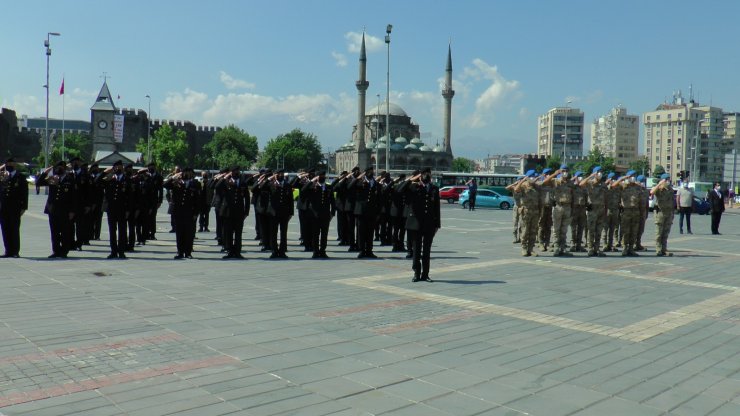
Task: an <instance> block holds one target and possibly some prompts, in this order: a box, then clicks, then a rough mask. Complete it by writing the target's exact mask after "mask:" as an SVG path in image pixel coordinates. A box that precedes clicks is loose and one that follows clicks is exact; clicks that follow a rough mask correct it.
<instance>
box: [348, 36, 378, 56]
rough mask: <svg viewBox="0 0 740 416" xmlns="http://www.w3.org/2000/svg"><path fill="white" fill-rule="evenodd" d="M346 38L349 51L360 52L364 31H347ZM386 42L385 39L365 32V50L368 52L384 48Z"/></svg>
mask: <svg viewBox="0 0 740 416" xmlns="http://www.w3.org/2000/svg"><path fill="white" fill-rule="evenodd" d="M344 39H346V40H347V51H348V52H351V53H360V46H361V45H362V32H347V33H346V34H345V35H344ZM384 43H385V40H383V39H381V38H378V37H375V36H371V35H368V34H367V33H365V51H366V52H367V53H371V52H377V51H379V50H382V49H383V44H384Z"/></svg>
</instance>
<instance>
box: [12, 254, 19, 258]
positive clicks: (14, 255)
mask: <svg viewBox="0 0 740 416" xmlns="http://www.w3.org/2000/svg"><path fill="white" fill-rule="evenodd" d="M10 257H12V258H14V259H19V258H21V256H20V254H13V255H12V256H10Z"/></svg>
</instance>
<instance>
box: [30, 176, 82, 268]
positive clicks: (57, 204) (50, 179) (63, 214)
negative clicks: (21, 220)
mask: <svg viewBox="0 0 740 416" xmlns="http://www.w3.org/2000/svg"><path fill="white" fill-rule="evenodd" d="M52 169H53V170H54V172H53V175H52V176H49V173H52ZM36 183H37V185H38V186H47V187H49V196H48V197H47V199H46V206H45V207H44V213H45V214H47V215H48V216H49V229H50V231H51V251H52V253H51V255H50V256H49V258H50V259H55V258H62V259H66V258H67V254H69V250H70V249H71V248H72V243H73V240H74V235H73V233H74V229H73V228H72V224H73V223H72V221H73V220H74V218H75V214H76V213H77V204H78V202H79V201H78V200H77V184H76V183H75V179H74V175H73V174H69V173H67V165H66V164H65V163H64V162H58V163H57V164H56V165H55V166H53V167H48V168H46V170H44V171H43V172H42V173H41V175H40V176H39V179H38V180H37V182H36Z"/></svg>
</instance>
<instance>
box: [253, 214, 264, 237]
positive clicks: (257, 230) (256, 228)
mask: <svg viewBox="0 0 740 416" xmlns="http://www.w3.org/2000/svg"><path fill="white" fill-rule="evenodd" d="M261 216H262V214H259V213H257V210H256V209H255V210H254V234H255V238H256V239H258V240H260V241H262V230H261V229H260V227H261V224H262V222H261V221H260V217H261Z"/></svg>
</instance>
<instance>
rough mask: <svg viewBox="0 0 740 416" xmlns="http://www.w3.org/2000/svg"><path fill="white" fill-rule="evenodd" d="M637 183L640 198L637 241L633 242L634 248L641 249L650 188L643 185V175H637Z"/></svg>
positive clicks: (642, 248)
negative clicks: (640, 193) (640, 192)
mask: <svg viewBox="0 0 740 416" xmlns="http://www.w3.org/2000/svg"><path fill="white" fill-rule="evenodd" d="M637 183H638V184H640V190H641V191H642V195H641V199H640V228H639V229H638V230H637V241H636V242H635V250H637V251H643V250H645V247H643V246H642V234H643V233H644V232H645V222H646V221H647V217H648V204H649V203H650V190H649V189H647V187H646V186H645V176H643V175H638V176H637Z"/></svg>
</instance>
